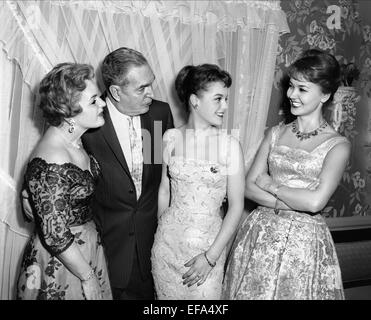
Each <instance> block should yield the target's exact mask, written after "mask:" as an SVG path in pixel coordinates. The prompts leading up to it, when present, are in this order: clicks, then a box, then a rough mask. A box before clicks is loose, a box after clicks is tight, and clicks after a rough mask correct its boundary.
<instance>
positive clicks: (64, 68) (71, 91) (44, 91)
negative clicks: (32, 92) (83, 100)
mask: <svg viewBox="0 0 371 320" xmlns="http://www.w3.org/2000/svg"><path fill="white" fill-rule="evenodd" d="M93 78H94V69H93V67H92V66H91V65H88V64H80V63H60V64H58V65H56V66H55V67H54V68H53V69H52V70H51V71H50V72H49V73H48V74H47V75H46V76H45V77H44V78H43V79H42V81H41V83H40V87H39V94H40V103H39V107H40V109H41V110H42V111H43V116H44V118H45V120H46V121H47V122H48V123H49V124H50V125H52V126H59V125H60V124H61V123H62V121H63V120H64V119H66V118H71V117H74V116H75V115H77V114H78V113H80V112H81V111H82V109H81V107H80V105H79V100H80V97H81V92H82V91H84V90H85V89H86V82H85V81H86V80H92V79H93Z"/></svg>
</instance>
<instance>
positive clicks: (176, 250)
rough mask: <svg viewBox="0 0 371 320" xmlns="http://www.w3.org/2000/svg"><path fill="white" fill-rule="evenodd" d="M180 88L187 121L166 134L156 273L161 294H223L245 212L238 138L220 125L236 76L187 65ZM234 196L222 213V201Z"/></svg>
mask: <svg viewBox="0 0 371 320" xmlns="http://www.w3.org/2000/svg"><path fill="white" fill-rule="evenodd" d="M175 85H176V89H177V93H178V95H179V98H180V100H181V101H183V102H184V104H185V106H186V107H187V109H188V111H189V118H188V122H187V123H186V124H185V125H184V126H182V127H181V128H179V129H171V130H168V131H167V132H165V134H164V137H163V141H164V154H163V163H164V164H163V173H162V181H161V185H160V189H159V198H158V228H157V232H156V234H155V241H154V245H153V248H152V274H153V278H154V282H155V289H156V293H157V297H158V299H220V296H221V290H222V281H223V273H224V264H225V258H226V252H225V247H226V245H227V243H228V241H229V240H230V239H231V237H232V235H233V234H234V232H235V230H236V228H237V225H238V223H239V221H240V218H241V215H242V211H243V200H244V194H243V189H244V171H243V156H242V151H241V147H240V145H239V142H238V141H237V140H236V139H234V138H232V137H231V136H229V135H227V134H226V133H224V132H223V130H221V129H218V127H219V126H220V125H221V124H222V121H223V115H224V112H225V111H226V109H227V94H228V88H229V87H230V85H231V78H230V75H229V74H228V73H227V72H225V71H222V70H220V69H219V67H217V66H215V65H209V64H204V65H200V66H186V67H184V68H183V69H182V70H181V71H180V73H179V75H178V77H177V79H176V83H175ZM226 195H227V197H228V203H229V206H228V211H227V213H226V215H225V217H224V219H223V215H222V211H221V206H222V203H223V199H224V198H225V196H226Z"/></svg>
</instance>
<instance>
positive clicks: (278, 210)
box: [274, 198, 280, 214]
mask: <svg viewBox="0 0 371 320" xmlns="http://www.w3.org/2000/svg"><path fill="white" fill-rule="evenodd" d="M277 202H278V198H276V202H275V204H274V214H279V212H280V209H277Z"/></svg>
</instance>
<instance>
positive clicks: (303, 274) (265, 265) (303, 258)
mask: <svg viewBox="0 0 371 320" xmlns="http://www.w3.org/2000/svg"><path fill="white" fill-rule="evenodd" d="M223 298H224V299H227V300H343V299H344V290H343V286H342V280H341V273H340V267H339V262H338V259H337V255H336V251H335V245H334V242H333V240H332V237H331V234H330V231H329V229H328V227H327V225H326V222H325V220H324V219H323V217H322V216H321V215H319V214H318V215H315V216H310V215H307V214H304V213H300V212H295V211H280V212H279V213H278V214H275V213H274V210H273V209H270V208H266V207H258V208H257V209H256V210H254V211H253V212H252V213H251V214H250V215H249V216H248V217H247V218H246V219H245V221H244V222H243V224H242V226H241V228H240V230H239V231H238V233H237V236H236V239H235V241H234V244H233V246H232V249H231V253H230V257H229V259H228V265H227V270H226V274H225V279H224V283H223Z"/></svg>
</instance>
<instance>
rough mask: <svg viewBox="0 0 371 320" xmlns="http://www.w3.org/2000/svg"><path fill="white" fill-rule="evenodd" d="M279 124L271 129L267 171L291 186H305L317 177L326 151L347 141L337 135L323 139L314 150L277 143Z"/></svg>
mask: <svg viewBox="0 0 371 320" xmlns="http://www.w3.org/2000/svg"><path fill="white" fill-rule="evenodd" d="M279 132H280V126H276V127H274V128H273V129H272V140H271V145H270V153H269V157H268V167H269V173H270V175H271V176H272V178H273V180H274V181H276V182H277V183H279V184H282V185H285V186H288V187H292V188H305V187H307V186H308V185H310V184H311V183H312V182H314V181H316V179H318V176H319V174H320V173H321V170H322V165H323V161H324V160H325V157H326V155H327V153H328V152H329V151H330V150H331V149H332V148H333V147H334V146H335V145H337V144H339V143H342V142H347V141H348V140H347V139H346V138H345V137H341V136H337V137H332V138H330V139H328V140H325V141H324V142H323V143H321V144H320V145H318V146H317V147H316V148H315V149H314V150H312V151H311V152H308V151H306V150H303V149H298V148H291V147H288V146H285V145H277V141H278V138H279Z"/></svg>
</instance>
